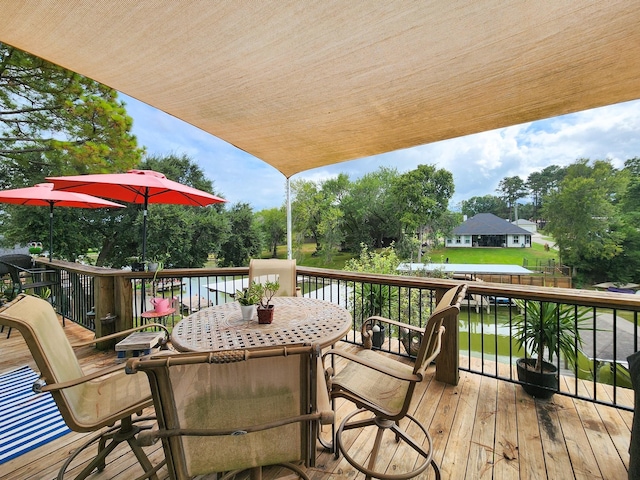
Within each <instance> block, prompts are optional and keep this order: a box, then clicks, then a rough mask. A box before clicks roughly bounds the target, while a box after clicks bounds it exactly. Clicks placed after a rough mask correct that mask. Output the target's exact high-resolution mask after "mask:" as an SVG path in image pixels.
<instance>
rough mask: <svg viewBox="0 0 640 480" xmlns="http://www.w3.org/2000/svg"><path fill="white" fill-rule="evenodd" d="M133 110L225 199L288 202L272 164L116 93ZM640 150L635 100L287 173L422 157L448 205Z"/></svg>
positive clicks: (139, 125) (141, 128)
mask: <svg viewBox="0 0 640 480" xmlns="http://www.w3.org/2000/svg"><path fill="white" fill-rule="evenodd" d="M121 98H122V99H123V100H124V102H125V103H126V108H127V112H128V113H129V115H130V116H131V117H132V118H133V128H132V131H133V134H134V135H136V137H137V139H138V144H139V145H140V146H144V147H145V148H146V150H147V153H148V154H150V155H168V154H177V155H183V154H184V155H187V156H188V157H190V158H191V159H192V160H193V161H194V162H195V163H196V164H198V165H199V166H200V168H201V169H202V170H203V172H204V174H205V176H206V177H207V178H208V179H210V180H212V181H213V183H214V189H215V192H216V194H218V195H220V196H222V197H223V198H225V199H226V200H227V201H228V202H229V205H231V204H234V203H237V202H246V203H249V204H250V205H251V207H252V208H253V210H254V211H259V210H262V209H265V208H274V207H280V206H282V205H283V204H284V202H285V184H286V181H285V178H284V175H282V174H281V173H280V172H278V171H277V170H276V169H275V168H273V167H271V166H270V165H268V164H267V163H265V162H263V161H262V160H259V159H258V158H256V157H254V156H252V155H249V154H248V153H246V152H243V151H241V150H239V149H237V148H236V147H234V146H232V145H230V144H228V143H226V142H225V141H223V140H220V139H219V138H217V137H214V136H213V135H211V134H209V133H206V132H204V131H202V130H200V129H198V128H196V127H193V126H191V125H189V124H187V123H185V122H183V121H181V120H178V119H177V118H175V117H172V116H170V115H168V114H166V113H164V112H162V111H160V110H157V109H155V108H153V107H150V106H148V105H146V104H144V103H141V102H139V101H137V100H135V99H133V98H131V97H127V96H125V95H121ZM638 156H640V100H637V101H632V102H625V103H620V104H616V105H612V106H607V107H602V108H597V109H593V110H586V111H583V112H579V113H575V114H570V115H563V116H560V117H554V118H551V119H547V120H542V121H537V122H530V123H525V124H521V125H515V126H512V127H507V128H501V129H497V130H492V131H489V132H483V133H478V134H474V135H468V136H465V137H459V138H455V139H450V140H444V141H441V142H435V143H431V144H427V145H422V146H418V147H414V148H408V149H403V150H398V151H395V152H390V153H386V154H382V155H376V156H373V157H367V158H362V159H358V160H352V161H348V162H343V163H338V164H335V165H331V166H327V167H320V168H316V169H313V170H308V171H306V172H301V173H298V174H296V175H294V176H293V177H292V180H296V179H306V180H313V181H323V180H327V179H329V178H333V177H336V176H337V175H338V174H340V173H345V174H347V175H348V176H349V178H350V179H351V180H352V181H353V180H356V179H357V178H360V177H361V176H362V175H364V174H366V173H369V172H373V171H375V170H377V169H378V168H380V167H381V166H387V167H395V168H397V170H398V171H399V172H400V173H404V172H407V171H410V170H413V169H415V168H416V167H417V166H418V165H421V164H430V165H435V166H436V167H438V168H444V169H446V170H448V171H450V172H451V173H452V174H453V180H454V184H455V193H454V195H453V197H452V199H451V201H450V204H449V208H450V209H452V210H459V204H460V202H461V201H462V200H467V199H469V198H471V197H474V196H483V195H487V194H490V195H496V188H497V187H498V183H499V182H500V180H502V179H503V178H505V177H512V176H515V175H518V176H520V177H521V178H522V179H523V180H525V181H526V179H527V176H528V175H529V174H530V173H531V172H534V171H540V170H542V169H543V168H545V167H547V166H549V165H559V166H565V165H569V164H570V163H573V162H574V161H575V160H577V159H579V158H589V159H591V160H595V159H610V160H611V161H612V163H613V165H614V166H615V167H617V168H622V167H623V165H624V161H625V160H627V159H629V158H633V157H638Z"/></svg>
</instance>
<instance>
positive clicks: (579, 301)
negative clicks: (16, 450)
mask: <svg viewBox="0 0 640 480" xmlns="http://www.w3.org/2000/svg"><path fill="white" fill-rule="evenodd" d="M38 263H41V264H43V265H46V266H48V267H53V268H60V269H64V270H68V271H71V272H76V273H81V274H86V275H93V276H118V277H124V278H153V277H154V275H155V276H157V277H158V278H165V277H169V278H170V277H179V276H184V277H194V276H201V277H204V276H208V275H212V276H213V275H219V276H223V275H229V276H233V275H246V274H248V272H249V268H248V267H226V268H176V269H163V270H161V271H159V272H158V273H157V274H156V273H155V272H131V271H126V270H118V269H113V268H104V267H95V266H92V265H82V264H80V263H73V262H65V261H62V260H53V261H52V262H49V261H47V260H45V259H42V260H38ZM297 273H298V275H309V276H317V277H323V278H328V279H332V280H341V281H353V282H364V283H377V284H383V285H391V286H395V287H413V288H426V289H432V290H439V289H448V288H451V287H452V286H454V285H458V284H460V282H461V280H452V279H443V278H429V277H414V276H404V275H384V274H374V273H360V272H348V271H345V270H330V269H326V268H313V267H302V266H299V267H298V268H297ZM465 282H466V283H467V284H468V285H469V288H468V293H470V294H479V295H489V296H501V297H514V298H526V299H530V300H540V301H547V302H557V303H568V304H575V305H584V306H589V307H603V308H618V309H624V310H631V311H640V295H631V294H628V293H616V292H601V291H596V290H582V289H569V288H554V287H538V286H530V285H512V284H504V283H489V282H475V281H465Z"/></svg>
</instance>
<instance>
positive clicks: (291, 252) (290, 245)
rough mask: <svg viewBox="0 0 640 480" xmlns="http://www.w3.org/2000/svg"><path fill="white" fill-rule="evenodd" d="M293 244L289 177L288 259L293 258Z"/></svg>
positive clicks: (289, 180) (288, 180) (289, 183)
mask: <svg viewBox="0 0 640 480" xmlns="http://www.w3.org/2000/svg"><path fill="white" fill-rule="evenodd" d="M292 250H293V249H292V242H291V179H290V178H289V177H287V258H288V259H289V260H291V259H292V258H293V251H292Z"/></svg>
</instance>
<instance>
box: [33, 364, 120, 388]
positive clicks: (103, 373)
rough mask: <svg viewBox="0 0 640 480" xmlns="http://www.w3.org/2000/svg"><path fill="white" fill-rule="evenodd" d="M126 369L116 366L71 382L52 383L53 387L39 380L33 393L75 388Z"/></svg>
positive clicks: (34, 386)
mask: <svg viewBox="0 0 640 480" xmlns="http://www.w3.org/2000/svg"><path fill="white" fill-rule="evenodd" d="M124 367H125V365H124V364H120V365H114V366H112V367H108V368H104V369H102V370H98V371H96V372H92V373H90V374H88V375H84V376H82V377H79V378H74V379H73V380H69V381H67V382H60V383H52V384H51V385H47V384H45V385H42V384H41V383H40V381H39V380H38V381H36V382H35V383H34V384H33V391H34V392H36V393H42V392H51V391H55V390H63V389H65V388H69V387H75V386H76V385H80V384H82V383H85V382H88V381H90V380H94V379H96V378H100V377H104V376H106V375H111V374H112V373H114V372H117V371H119V370H124Z"/></svg>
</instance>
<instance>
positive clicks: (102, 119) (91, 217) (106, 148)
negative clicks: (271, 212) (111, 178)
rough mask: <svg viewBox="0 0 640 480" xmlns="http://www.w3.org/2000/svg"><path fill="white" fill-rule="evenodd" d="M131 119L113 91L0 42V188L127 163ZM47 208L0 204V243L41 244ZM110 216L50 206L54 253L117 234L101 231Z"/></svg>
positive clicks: (133, 155)
mask: <svg viewBox="0 0 640 480" xmlns="http://www.w3.org/2000/svg"><path fill="white" fill-rule="evenodd" d="M131 125H132V120H131V118H130V117H129V116H128V115H127V113H126V110H125V106H124V103H122V102H120V101H118V100H117V92H116V91H115V90H112V89H110V88H108V87H106V86H104V85H101V84H99V83H97V82H94V81H93V80H90V79H88V78H85V77H82V76H81V75H77V74H75V73H73V72H70V71H68V70H65V69H63V68H61V67H58V66H56V65H53V64H51V63H49V62H46V61H44V60H41V59H39V58H37V57H34V56H32V55H30V54H27V53H25V52H22V51H20V50H18V49H16V48H13V47H10V46H8V45H4V44H2V43H0V188H3V189H4V188H19V187H25V186H31V185H33V184H36V183H39V182H42V181H44V179H45V177H47V176H50V175H70V174H80V173H95V172H115V171H125V170H128V169H129V168H132V167H133V166H135V165H136V164H137V163H138V162H139V161H140V158H141V156H142V153H143V150H142V149H139V148H137V146H136V139H135V137H134V136H133V135H132V134H131V133H130V131H131ZM48 215H49V212H48V211H47V209H46V208H36V207H21V206H12V205H6V206H3V208H2V213H0V222H1V223H2V230H3V237H4V239H3V244H4V245H6V246H13V245H16V244H26V243H27V242H29V241H33V240H38V241H42V242H43V244H44V245H45V248H48V247H49V246H48V245H47V243H48V234H47V232H48V224H49V220H48ZM116 215H122V213H119V214H115V213H113V214H112V215H111V216H110V215H108V214H105V211H104V210H102V209H101V210H98V211H89V210H85V209H77V208H64V209H63V208H58V209H57V210H56V215H55V217H54V227H53V228H54V232H53V233H54V236H55V238H56V248H55V252H54V253H55V255H56V256H58V257H62V258H67V259H70V260H75V258H76V257H77V256H78V255H79V254H83V253H85V252H86V250H87V249H88V248H90V247H93V248H100V245H101V242H102V239H103V238H105V236H110V237H112V236H115V235H117V233H116V232H115V231H108V228H109V227H110V225H111V223H112V221H111V220H110V218H116ZM69 225H73V227H74V228H69Z"/></svg>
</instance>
